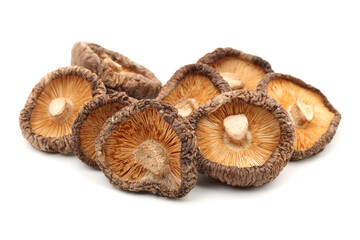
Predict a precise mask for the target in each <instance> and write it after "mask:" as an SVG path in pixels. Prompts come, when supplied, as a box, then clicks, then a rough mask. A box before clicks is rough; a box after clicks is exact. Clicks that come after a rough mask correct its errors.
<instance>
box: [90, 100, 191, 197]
mask: <svg viewBox="0 0 360 240" xmlns="http://www.w3.org/2000/svg"><path fill="white" fill-rule="evenodd" d="M195 142H196V138H195V134H194V129H193V128H192V126H191V125H190V123H189V122H188V121H187V120H186V119H184V118H183V117H181V116H179V115H178V114H177V111H176V110H175V109H174V108H173V107H172V106H170V105H165V104H163V103H161V102H160V101H157V100H149V99H147V100H141V101H139V102H137V103H134V104H131V105H129V106H127V107H124V108H123V109H122V110H120V111H119V112H117V113H116V114H115V115H114V116H113V117H112V118H111V119H108V120H107V121H106V123H105V125H104V126H103V129H102V130H101V132H100V134H99V136H98V138H97V140H96V143H95V149H96V155H97V159H96V160H97V163H98V165H99V167H100V169H101V170H102V171H103V172H104V173H105V175H106V176H107V178H108V179H109V180H110V182H111V183H112V184H113V185H114V186H115V187H117V188H119V189H123V190H128V191H135V192H138V191H147V192H151V193H153V194H158V195H161V196H166V197H170V198H181V197H183V196H185V195H186V194H187V193H188V192H189V191H190V190H191V189H192V188H193V187H194V185H195V183H196V179H197V172H196V167H195V160H194V159H195V157H196V154H197V151H196V150H197V148H196V143H195Z"/></svg>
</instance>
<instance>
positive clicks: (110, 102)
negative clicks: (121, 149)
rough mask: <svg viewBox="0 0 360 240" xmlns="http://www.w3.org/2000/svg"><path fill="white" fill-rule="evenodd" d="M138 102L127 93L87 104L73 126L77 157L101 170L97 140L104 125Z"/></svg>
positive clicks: (101, 96) (73, 143) (112, 95)
mask: <svg viewBox="0 0 360 240" xmlns="http://www.w3.org/2000/svg"><path fill="white" fill-rule="evenodd" d="M136 101H137V100H136V99H134V98H131V97H128V96H127V95H126V93H125V92H121V93H120V92H115V93H113V94H102V95H99V96H97V97H94V98H93V99H92V100H91V101H89V102H86V103H85V104H84V105H83V106H82V107H81V109H80V111H79V114H78V116H77V118H76V119H75V121H74V123H73V126H72V145H73V150H74V153H75V155H76V156H77V157H78V158H79V159H80V160H81V161H83V162H84V163H86V164H87V165H89V166H90V167H93V168H96V169H99V167H98V165H97V163H96V154H95V140H96V138H97V136H98V135H99V133H100V131H101V129H102V127H103V125H104V123H105V122H106V120H107V119H108V118H110V117H112V116H113V115H114V114H115V113H116V112H117V111H119V110H120V109H121V108H123V107H125V106H128V105H129V104H131V103H134V102H136Z"/></svg>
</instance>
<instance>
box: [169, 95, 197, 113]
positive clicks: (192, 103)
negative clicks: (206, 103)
mask: <svg viewBox="0 0 360 240" xmlns="http://www.w3.org/2000/svg"><path fill="white" fill-rule="evenodd" d="M198 107H199V104H198V103H197V102H196V100H195V99H194V98H188V99H185V100H183V101H181V102H178V103H177V104H176V105H175V108H176V109H177V110H178V113H179V114H180V115H181V116H182V117H188V116H190V114H191V113H192V112H193V111H194V110H195V109H197V108H198Z"/></svg>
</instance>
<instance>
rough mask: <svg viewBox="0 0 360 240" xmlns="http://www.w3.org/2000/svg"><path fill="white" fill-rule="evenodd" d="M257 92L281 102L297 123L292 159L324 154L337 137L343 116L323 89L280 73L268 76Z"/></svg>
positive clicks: (295, 123) (261, 82) (262, 81)
mask: <svg viewBox="0 0 360 240" xmlns="http://www.w3.org/2000/svg"><path fill="white" fill-rule="evenodd" d="M258 90H259V91H261V92H263V93H267V94H269V95H270V96H272V97H273V98H275V99H276V100H278V101H279V102H280V103H281V105H282V106H283V107H284V108H285V109H286V110H287V111H288V112H289V114H290V117H291V118H292V120H293V122H294V125H295V135H296V137H295V141H294V148H295V150H294V154H293V156H292V158H291V160H300V159H303V158H307V157H310V156H312V155H315V154H317V153H319V152H321V151H322V150H323V149H324V148H325V146H326V144H328V143H329V142H330V141H331V139H332V138H333V136H334V135H335V133H336V129H337V127H338V125H339V123H340V119H341V115H340V113H339V112H338V111H337V110H336V109H335V108H334V107H333V106H332V105H331V104H330V102H329V101H328V99H327V98H326V97H325V95H324V94H322V93H321V92H320V90H318V89H316V88H314V87H313V86H311V85H309V84H306V83H305V82H303V81H302V80H300V79H298V78H295V77H292V76H290V75H285V74H281V73H270V74H267V75H266V76H265V77H264V78H263V79H262V80H261V81H260V83H259V86H258Z"/></svg>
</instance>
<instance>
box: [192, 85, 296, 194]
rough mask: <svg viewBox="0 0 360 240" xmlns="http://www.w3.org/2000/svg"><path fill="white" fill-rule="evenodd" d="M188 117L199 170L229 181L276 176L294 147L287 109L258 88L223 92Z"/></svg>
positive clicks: (253, 182)
mask: <svg viewBox="0 0 360 240" xmlns="http://www.w3.org/2000/svg"><path fill="white" fill-rule="evenodd" d="M189 120H190V122H191V124H192V125H193V126H194V128H195V134H196V137H197V139H198V140H197V145H198V147H199V149H200V153H199V157H198V165H197V167H198V171H199V172H200V173H203V174H205V175H206V176H210V177H212V178H215V179H218V180H220V181H221V182H224V183H226V184H228V185H231V186H241V187H247V186H260V185H263V184H265V183H268V182H270V181H272V180H274V179H275V178H276V177H277V176H278V174H279V173H280V171H281V170H282V169H283V167H284V166H285V165H286V164H287V162H288V160H289V159H290V157H291V155H292V152H293V141H294V137H295V136H294V127H293V125H292V123H291V120H290V117H289V115H288V113H287V112H286V111H285V109H284V108H283V107H282V106H281V105H280V103H278V102H277V101H276V100H275V99H273V98H271V97H269V96H267V95H265V94H258V93H257V92H256V91H254V90H236V91H232V92H229V93H223V94H221V95H219V96H217V97H215V98H214V100H213V101H212V102H208V103H205V104H204V105H202V106H201V107H199V109H198V110H196V111H195V112H194V113H193V114H192V116H191V118H190V119H189Z"/></svg>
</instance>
